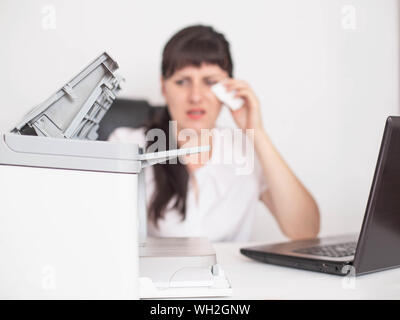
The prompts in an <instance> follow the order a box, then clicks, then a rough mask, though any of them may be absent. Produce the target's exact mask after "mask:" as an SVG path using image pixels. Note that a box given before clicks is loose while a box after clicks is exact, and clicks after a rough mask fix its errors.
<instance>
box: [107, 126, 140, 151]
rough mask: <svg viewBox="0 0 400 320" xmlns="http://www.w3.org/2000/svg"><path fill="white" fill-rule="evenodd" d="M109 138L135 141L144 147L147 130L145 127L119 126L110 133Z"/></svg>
mask: <svg viewBox="0 0 400 320" xmlns="http://www.w3.org/2000/svg"><path fill="white" fill-rule="evenodd" d="M107 140H108V141H111V142H133V143H136V144H138V145H139V146H140V147H144V146H145V145H146V130H145V128H144V127H140V128H130V127H119V128H116V129H115V130H114V131H113V132H112V133H111V134H110V136H109V137H108V139H107Z"/></svg>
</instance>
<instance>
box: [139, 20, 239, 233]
mask: <svg viewBox="0 0 400 320" xmlns="http://www.w3.org/2000/svg"><path fill="white" fill-rule="evenodd" d="M202 63H211V64H216V65H218V66H219V67H220V68H221V69H223V70H225V71H226V72H227V73H228V74H229V76H230V77H232V74H233V64H232V58H231V54H230V50H229V43H228V41H227V40H226V39H225V37H224V35H223V34H221V33H219V32H217V31H215V30H214V29H213V28H212V27H209V26H203V25H195V26H190V27H187V28H184V29H182V30H180V31H179V32H177V33H176V34H175V35H174V36H173V37H172V38H171V39H170V40H169V41H168V42H167V44H166V45H165V47H164V50H163V55H162V65H161V71H162V76H163V78H164V79H168V78H169V77H171V76H172V75H173V74H174V73H175V71H177V70H179V69H181V68H184V67H186V66H189V65H193V66H197V67H200V66H201V64H202ZM169 121H171V116H170V114H169V112H168V108H165V109H164V110H163V111H162V112H161V113H160V114H158V116H157V117H155V118H154V119H152V121H151V122H150V123H149V124H148V125H147V126H146V133H147V132H148V131H149V130H151V129H155V128H158V129H162V130H163V131H164V132H165V135H166V138H167V143H166V148H167V149H168V148H169V146H170V145H171V144H170V141H169V138H170V134H169ZM172 136H173V135H171V137H172ZM152 143H153V142H152V141H148V143H147V147H148V146H150V145H151V144H152ZM175 145H176V144H175ZM153 170H154V182H155V190H154V193H153V196H152V198H151V200H150V206H149V216H150V218H151V220H152V221H153V222H154V224H155V225H156V226H158V223H157V222H158V220H159V219H161V218H163V217H164V213H165V211H166V209H172V208H174V209H177V210H178V211H179V212H180V214H181V215H182V221H183V220H184V219H185V217H186V196H187V192H188V182H189V172H188V170H187V167H186V166H185V165H184V164H182V163H181V162H180V161H177V162H175V163H174V164H171V163H169V162H167V163H165V164H156V165H154V166H153ZM170 201H172V206H171V207H168V205H169V203H170Z"/></svg>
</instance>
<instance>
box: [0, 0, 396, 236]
mask: <svg viewBox="0 0 400 320" xmlns="http://www.w3.org/2000/svg"><path fill="white" fill-rule="evenodd" d="M353 9H355V16H352V10H353ZM352 17H354V18H355V20H354V19H352ZM194 23H203V24H211V25H213V26H214V27H215V28H216V29H217V30H220V31H222V32H223V33H224V34H225V35H226V36H227V38H228V39H229V40H230V42H231V46H232V51H233V58H234V62H235V75H236V77H238V78H241V79H245V80H247V81H248V82H250V84H251V85H252V86H253V88H254V90H255V91H256V93H257V95H258V97H259V99H260V101H261V104H262V109H263V110H262V111H263V120H264V124H265V127H266V130H267V131H268V133H269V134H270V136H271V137H272V139H273V141H274V142H275V144H276V145H277V147H278V148H279V150H280V151H281V153H282V154H283V156H284V157H285V159H286V160H287V161H288V163H289V165H290V166H291V167H292V168H293V169H294V171H295V172H296V174H297V175H298V176H299V177H300V179H301V180H302V181H303V182H304V183H305V185H306V186H307V187H308V188H309V189H310V190H311V191H312V193H313V194H314V195H315V197H316V199H317V201H318V203H319V205H320V209H321V214H322V232H321V234H322V235H327V234H332V233H336V232H353V231H358V230H359V228H360V225H361V221H362V216H363V213H364V209H365V205H366V200H367V196H368V192H369V187H370V183H371V179H372V176H373V170H374V166H375V161H376V158H377V152H378V148H379V144H380V139H381V135H382V129H383V126H384V121H385V118H386V116H387V115H389V114H391V115H394V114H398V113H399V108H398V102H399V90H398V87H399V79H398V71H399V64H398V60H399V56H398V55H399V54H398V53H399V48H398V38H399V33H398V30H399V26H398V4H397V1H395V0H384V1H382V0H347V1H342V0H302V1H298V0H275V1H272V0H269V1H266V0H260V1H255V0H253V1H247V2H243V1H228V0H224V1H211V0H203V1H200V2H199V1H181V0H168V1H161V0H160V1H155V0H147V1H122V0H118V1H105V0H101V1H99V0H80V1H77V0H76V1H66V0H65V1H61V0H53V1H52V0H35V1H32V0H19V1H12V0H0V43H1V49H0V61H1V64H2V68H1V70H2V76H1V77H0V93H1V98H2V99H1V104H0V110H1V117H0V130H7V129H10V128H11V127H12V125H13V124H15V123H16V122H17V121H18V120H19V119H20V118H21V116H22V115H23V114H24V113H26V112H27V111H28V110H29V109H30V108H32V107H33V106H34V105H35V104H37V103H39V102H41V101H42V100H44V99H45V98H47V97H48V96H49V95H51V94H52V93H53V92H55V91H56V90H57V89H59V87H60V86H61V85H63V84H64V83H65V82H66V81H68V80H69V79H70V78H71V77H72V76H74V75H75V73H77V72H78V71H80V70H81V68H82V67H84V66H85V65H86V64H87V63H88V62H90V61H91V60H92V59H93V58H95V57H96V56H97V55H98V54H100V53H101V52H102V51H103V50H107V51H108V52H109V53H110V54H111V55H112V56H113V57H114V58H115V59H116V60H117V61H118V62H119V64H120V67H121V72H120V73H121V74H123V75H124V77H125V78H126V80H127V81H126V84H125V88H124V92H123V95H124V96H126V97H134V98H145V99H148V100H150V101H151V102H153V103H162V96H161V94H160V86H159V76H160V72H159V69H160V54H161V50H162V47H163V45H164V44H165V42H166V40H167V39H168V38H169V37H170V36H171V35H172V34H173V33H174V32H175V31H177V30H178V29H180V28H182V27H184V26H187V25H189V24H194ZM221 119H222V120H221V121H223V122H225V121H229V119H228V118H227V114H224V115H222V118H221ZM260 216H262V219H261V220H260V221H261V222H260V223H259V224H258V227H257V232H256V235H255V237H256V238H259V239H260V238H262V239H265V240H276V239H279V238H281V237H282V236H281V234H280V232H279V231H278V229H277V227H276V223H275V222H274V221H273V219H272V218H271V217H270V216H267V215H266V214H265V212H264V210H261V209H260ZM266 216H267V218H266Z"/></svg>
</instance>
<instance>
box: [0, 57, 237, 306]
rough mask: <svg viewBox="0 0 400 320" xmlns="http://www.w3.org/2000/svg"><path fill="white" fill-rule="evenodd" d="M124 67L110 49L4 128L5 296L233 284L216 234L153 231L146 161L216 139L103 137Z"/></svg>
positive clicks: (142, 294) (126, 295) (1, 243)
mask: <svg viewBox="0 0 400 320" xmlns="http://www.w3.org/2000/svg"><path fill="white" fill-rule="evenodd" d="M117 69H118V64H117V63H116V61H115V60H113V59H112V58H111V57H110V56H109V55H108V54H107V53H103V54H101V55H100V56H99V57H97V58H96V59H95V60H94V61H93V62H92V63H90V64H89V65H88V66H87V67H86V68H84V69H83V70H82V71H81V72H80V73H78V74H77V75H76V76H75V77H74V78H73V79H72V80H71V81H69V82H68V83H67V84H65V86H63V87H62V88H61V89H60V90H58V91H57V92H56V93H55V94H53V95H52V96H51V97H50V98H49V99H47V100H46V101H44V102H43V103H41V104H40V105H38V106H37V107H35V108H34V109H33V110H32V111H31V112H29V113H28V114H27V115H26V116H25V117H24V118H23V119H22V120H21V121H20V122H19V123H18V124H17V125H16V126H15V127H14V128H13V129H12V130H11V132H8V133H3V134H1V135H0V194H1V195H0V255H1V257H2V263H1V264H0V298H3V299H13V298H17V299H138V298H163V297H166V298H171V297H209V296H229V295H231V294H232V288H231V286H230V283H229V281H228V279H227V278H226V276H225V274H224V272H223V270H222V269H221V267H220V266H219V265H218V263H217V258H216V254H215V251H214V249H213V247H212V245H211V244H210V243H209V242H208V240H207V239H206V238H149V237H147V213H146V203H145V183H144V173H143V169H144V168H145V167H147V166H151V165H153V164H156V163H161V162H164V161H166V160H168V159H171V158H174V157H179V156H182V155H186V154H191V153H197V152H203V151H206V150H208V149H209V147H208V146H203V147H195V148H187V149H177V150H168V151H160V152H155V153H145V152H144V150H143V149H142V148H140V147H139V146H138V145H137V144H132V143H114V142H104V141H96V139H97V129H98V128H99V123H100V121H101V119H102V118H103V116H104V115H105V113H106V112H107V110H108V109H109V108H110V107H112V103H113V100H114V99H115V97H116V95H117V94H118V92H119V91H120V89H121V82H122V81H123V79H122V78H121V77H119V76H118V75H116V74H115V71H116V70H117Z"/></svg>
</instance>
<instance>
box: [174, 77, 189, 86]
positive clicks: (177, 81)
mask: <svg viewBox="0 0 400 320" xmlns="http://www.w3.org/2000/svg"><path fill="white" fill-rule="evenodd" d="M186 82H187V81H186V80H185V79H183V80H176V81H175V83H176V84H177V85H178V86H181V85H183V84H185V83H186Z"/></svg>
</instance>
